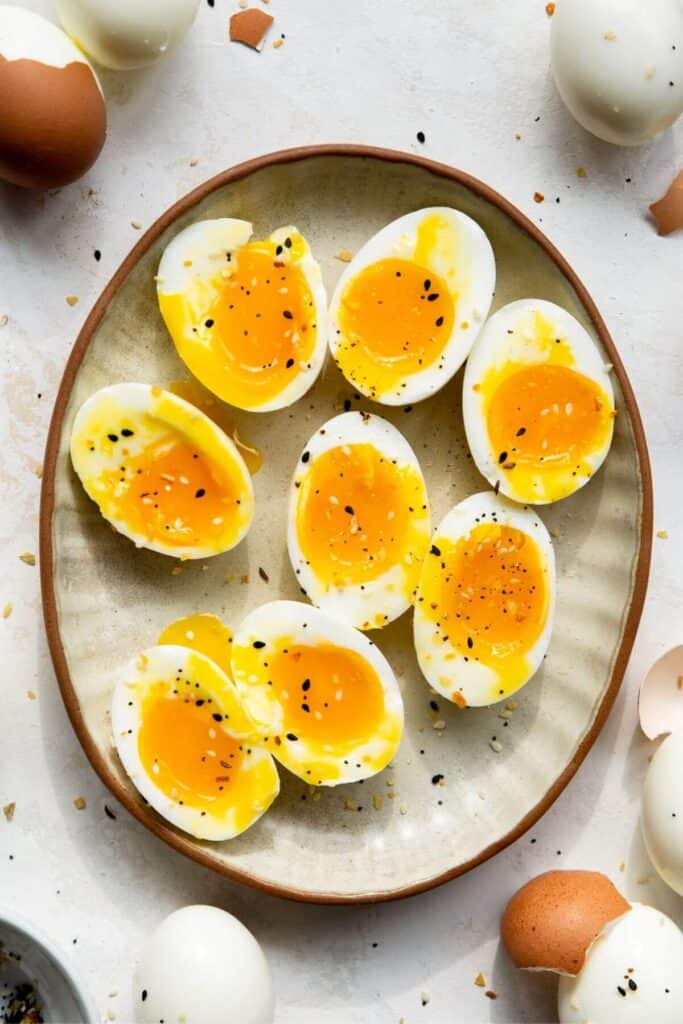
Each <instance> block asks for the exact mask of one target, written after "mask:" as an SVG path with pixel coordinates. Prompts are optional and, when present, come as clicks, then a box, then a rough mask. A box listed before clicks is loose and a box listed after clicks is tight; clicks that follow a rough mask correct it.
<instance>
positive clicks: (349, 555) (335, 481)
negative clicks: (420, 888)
mask: <svg viewBox="0 0 683 1024" xmlns="http://www.w3.org/2000/svg"><path fill="white" fill-rule="evenodd" d="M430 534H431V527H430V514H429V500H428V498H427V488H426V486H425V482H424V478H423V476H422V471H421V469H420V465H419V463H418V461H417V456H416V455H415V452H414V451H413V449H412V448H411V447H410V445H409V444H408V442H407V441H406V439H405V438H404V437H403V435H402V434H401V433H400V432H399V431H398V430H397V429H396V427H394V426H392V424H391V423H388V422H387V421H386V420H383V419H381V418H380V417H379V416H372V415H370V414H368V413H360V412H347V413H342V414H341V415H340V416H335V417H334V419H331V420H329V421H328V422H327V423H325V424H324V425H323V426H322V427H321V428H320V429H319V430H317V431H316V432H315V434H314V435H313V437H312V438H311V439H310V441H309V442H308V444H307V445H306V447H305V448H304V451H303V452H302V454H301V457H300V458H299V462H298V463H297V467H296V470H295V473H294V479H293V480H292V486H291V489H290V498H289V521H288V546H289V557H290V559H291V562H292V566H293V568H294V571H295V573H296V575H297V580H298V582H299V585H300V586H301V587H302V588H303V589H304V590H305V592H306V594H307V596H308V597H309V598H310V599H311V601H313V603H314V604H316V605H318V607H320V608H322V609H323V611H327V612H329V614H331V615H335V616H338V617H339V618H342V619H345V620H346V621H348V622H350V623H351V625H353V626H356V627H357V628H358V629H374V628H379V627H381V626H385V625H386V624H387V623H388V622H391V621H392V620H393V619H395V618H397V617H398V616H399V615H402V614H403V612H404V611H406V609H407V608H409V607H410V605H411V602H412V599H413V595H414V592H415V588H416V587H417V582H418V579H419V576H420V566H421V565H422V559H423V558H424V555H425V552H426V550H427V548H428V547H429V539H430Z"/></svg>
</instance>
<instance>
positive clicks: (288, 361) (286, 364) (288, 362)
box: [285, 359, 294, 370]
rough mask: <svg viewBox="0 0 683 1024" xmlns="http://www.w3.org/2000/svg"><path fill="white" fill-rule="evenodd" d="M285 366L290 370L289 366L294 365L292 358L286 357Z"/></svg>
mask: <svg viewBox="0 0 683 1024" xmlns="http://www.w3.org/2000/svg"><path fill="white" fill-rule="evenodd" d="M285 366H286V367H287V369H288V370H291V368H292V367H293V366H294V360H293V359H288V360H287V362H286V363H285Z"/></svg>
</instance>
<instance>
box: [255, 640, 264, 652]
mask: <svg viewBox="0 0 683 1024" xmlns="http://www.w3.org/2000/svg"><path fill="white" fill-rule="evenodd" d="M252 646H253V647H255V648H256V650H257V651H260V650H261V648H263V647H265V646H266V643H265V640H254V643H253V645H252Z"/></svg>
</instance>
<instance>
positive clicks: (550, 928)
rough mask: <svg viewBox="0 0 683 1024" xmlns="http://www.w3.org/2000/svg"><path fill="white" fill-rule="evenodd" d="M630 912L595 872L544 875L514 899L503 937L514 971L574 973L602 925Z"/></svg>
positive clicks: (507, 911)
mask: <svg viewBox="0 0 683 1024" xmlns="http://www.w3.org/2000/svg"><path fill="white" fill-rule="evenodd" d="M630 909H631V905H630V903H628V902H627V901H626V900H625V899H624V897H623V896H622V895H621V893H620V892H619V891H618V890H617V889H616V888H615V886H614V885H613V884H612V882H610V880H609V878H607V877H606V876H605V875H602V874H600V873H599V872H597V871H548V872H547V873H546V874H543V875H538V877H536V878H532V880H531V881H530V882H527V884H526V885H524V886H522V888H521V889H519V890H518V891H517V892H516V893H515V895H514V896H513V897H512V899H511V900H510V902H509V903H508V905H507V907H506V908H505V912H504V913H503V917H502V920H501V924H500V933H501V938H502V940H503V944H504V946H505V948H506V950H507V952H508V954H509V956H510V958H511V959H512V961H513V962H514V964H515V965H516V966H517V967H523V968H526V969H528V970H546V971H555V972H557V973H558V974H569V975H576V974H578V973H579V971H580V970H581V968H582V967H583V964H584V961H585V958H586V953H587V951H588V949H589V947H590V945H591V944H592V943H593V941H594V940H595V939H596V938H597V937H598V935H599V934H600V932H601V931H602V930H603V928H604V927H605V925H607V924H609V922H610V921H613V920H615V919H616V918H618V917H621V916H622V914H625V913H626V912H627V911H629V910H630Z"/></svg>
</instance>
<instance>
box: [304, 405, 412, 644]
mask: <svg viewBox="0 0 683 1024" xmlns="http://www.w3.org/2000/svg"><path fill="white" fill-rule="evenodd" d="M356 444H363V445H371V446H372V447H373V448H375V449H376V451H377V452H378V453H379V455H380V457H383V458H384V459H386V460H387V461H390V462H395V463H396V465H397V467H398V468H399V469H401V468H403V467H409V468H410V469H411V470H413V471H414V472H415V473H416V474H418V475H419V479H420V480H421V482H422V486H423V498H424V500H423V502H422V503H421V505H420V506H418V507H416V508H415V515H414V518H413V523H414V525H415V527H416V528H417V530H418V532H419V540H420V547H419V549H413V550H410V551H405V552H401V560H400V562H398V563H396V564H394V565H392V566H391V568H390V569H389V570H387V571H386V572H383V573H382V574H381V575H380V576H378V577H377V578H376V579H370V580H366V581H365V582H363V583H354V582H348V583H345V584H344V585H343V586H335V585H334V584H329V583H328V582H327V580H325V579H321V578H320V576H319V575H318V574H317V573H316V566H315V565H314V564H312V563H310V562H309V561H308V560H307V559H306V556H305V554H304V552H303V551H302V549H301V543H300V540H299V533H298V530H297V511H298V507H299V500H300V496H301V493H302V490H301V485H302V483H303V482H304V481H305V479H306V477H307V475H308V474H310V473H311V472H312V470H313V469H314V467H315V464H316V460H317V459H318V458H319V457H320V456H321V455H322V454H323V453H325V452H328V451H330V450H331V449H334V448H338V447H342V448H343V447H344V446H346V445H356ZM340 487H342V488H343V485H341V484H340ZM342 493H343V491H342ZM329 497H330V499H334V500H335V501H336V502H337V503H339V498H338V497H337V496H336V495H330V496H329ZM392 513H393V510H392V509H390V508H387V514H388V515H391V514H392ZM361 526H362V524H361ZM352 529H353V530H357V529H359V524H358V523H356V521H355V519H353V518H351V517H350V518H349V531H351V530H352ZM430 534H431V520H430V512H429V500H428V498H427V491H426V486H425V484H424V478H423V477H422V470H421V469H420V464H419V462H418V460H417V456H416V455H415V452H414V451H413V449H412V448H411V446H410V445H409V443H408V442H407V441H406V439H405V438H404V437H403V435H402V434H401V433H400V432H399V431H398V430H397V429H396V427H394V426H393V425H392V424H391V423H388V422H387V421H386V420H384V419H382V418H381V417H379V416H373V415H370V414H369V413H361V412H346V413H342V414H341V415H340V416H335V417H334V418H333V419H331V420H328V422H327V423H325V424H324V425H323V426H322V427H321V428H320V429H319V430H317V431H316V432H315V434H313V436H312V437H311V439H310V440H309V442H308V443H307V445H306V447H305V448H304V450H303V452H302V453H301V456H300V458H299V461H298V463H297V467H296V470H295V472H294V477H293V479H292V484H291V488H290V493H289V517H288V524H287V543H288V548H289V557H290V560H291V563H292V568H293V569H294V572H295V573H296V576H297V581H298V583H299V585H300V586H301V587H302V588H303V589H304V590H305V592H306V596H307V597H309V598H310V600H311V601H312V602H313V604H315V605H317V606H318V607H319V608H321V609H322V610H323V611H325V612H327V613H328V614H330V615H333V616H335V617H337V618H340V619H344V620H346V621H347V622H350V623H351V625H352V626H355V627H356V628H357V629H368V628H373V627H377V626H383V625H386V624H387V623H389V622H392V621H393V620H394V619H396V618H398V617H399V615H402V614H403V612H405V611H406V609H407V608H409V607H410V605H411V603H412V598H413V591H414V583H413V584H412V585H411V583H410V576H411V575H412V576H413V577H414V575H415V569H414V566H415V562H416V561H417V562H419V561H421V560H422V558H423V557H424V553H425V551H426V549H427V547H428V546H429V538H430Z"/></svg>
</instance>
